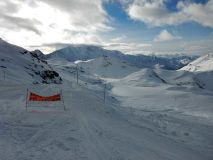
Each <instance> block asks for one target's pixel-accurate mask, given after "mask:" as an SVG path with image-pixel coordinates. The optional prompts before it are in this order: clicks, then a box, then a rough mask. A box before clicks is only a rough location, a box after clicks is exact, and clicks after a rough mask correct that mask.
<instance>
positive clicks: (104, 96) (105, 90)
mask: <svg viewBox="0 0 213 160" xmlns="http://www.w3.org/2000/svg"><path fill="white" fill-rule="evenodd" d="M105 102H106V83H105V84H104V103H105Z"/></svg>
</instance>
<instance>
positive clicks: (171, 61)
mask: <svg viewBox="0 0 213 160" xmlns="http://www.w3.org/2000/svg"><path fill="white" fill-rule="evenodd" d="M103 56H108V57H115V58H118V59H120V60H121V61H126V62H128V63H129V64H131V65H134V66H137V67H140V68H155V67H161V68H164V69H170V70H174V69H179V68H181V67H183V66H185V65H187V64H188V63H189V62H191V61H192V60H194V59H195V58H196V57H188V56H182V55H177V56H161V57H157V56H146V55H127V54H123V53H121V52H119V51H114V50H106V49H103V48H101V47H98V46H90V45H70V46H68V47H66V48H63V49H60V50H57V51H54V52H53V53H50V54H48V55H47V56H46V58H47V59H51V58H65V59H67V60H68V61H71V62H74V61H76V60H83V61H85V60H89V59H94V58H97V57H103Z"/></svg>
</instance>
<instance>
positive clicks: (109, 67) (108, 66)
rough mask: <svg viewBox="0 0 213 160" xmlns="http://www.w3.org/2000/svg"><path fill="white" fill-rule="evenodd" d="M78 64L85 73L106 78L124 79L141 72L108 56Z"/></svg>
mask: <svg viewBox="0 0 213 160" xmlns="http://www.w3.org/2000/svg"><path fill="white" fill-rule="evenodd" d="M76 64H77V65H78V67H80V68H81V69H83V70H84V71H86V72H89V73H91V74H93V75H97V76H100V77H104V78H122V77H125V76H127V75H129V74H130V73H133V72H136V71H138V70H139V68H137V67H134V66H131V65H129V64H128V63H127V62H125V61H121V60H119V59H117V58H114V57H107V56H105V57H99V58H96V59H91V60H87V61H76Z"/></svg>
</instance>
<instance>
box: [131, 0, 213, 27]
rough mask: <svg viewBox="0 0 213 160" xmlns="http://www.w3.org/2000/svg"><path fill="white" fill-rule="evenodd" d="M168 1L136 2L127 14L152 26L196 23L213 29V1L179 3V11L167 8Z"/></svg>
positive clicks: (142, 0)
mask: <svg viewBox="0 0 213 160" xmlns="http://www.w3.org/2000/svg"><path fill="white" fill-rule="evenodd" d="M166 1H168V0H134V1H133V2H132V3H131V4H130V5H129V6H128V8H127V13H128V15H129V16H130V18H132V19H134V20H139V21H143V22H145V23H146V24H148V25H151V26H163V25H178V24H182V23H184V22H190V21H195V22H197V23H200V24H201V25H203V26H208V27H212V28H213V19H212V17H211V16H210V15H213V0H209V1H208V2H207V3H206V4H198V3H194V2H188V1H187V2H182V1H180V2H178V4H177V11H171V10H169V9H168V8H167V7H166Z"/></svg>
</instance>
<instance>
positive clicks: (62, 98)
mask: <svg viewBox="0 0 213 160" xmlns="http://www.w3.org/2000/svg"><path fill="white" fill-rule="evenodd" d="M60 94H61V100H62V103H63V107H64V111H65V110H66V107H65V104H64V97H63V95H62V89H61V93H60Z"/></svg>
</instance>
